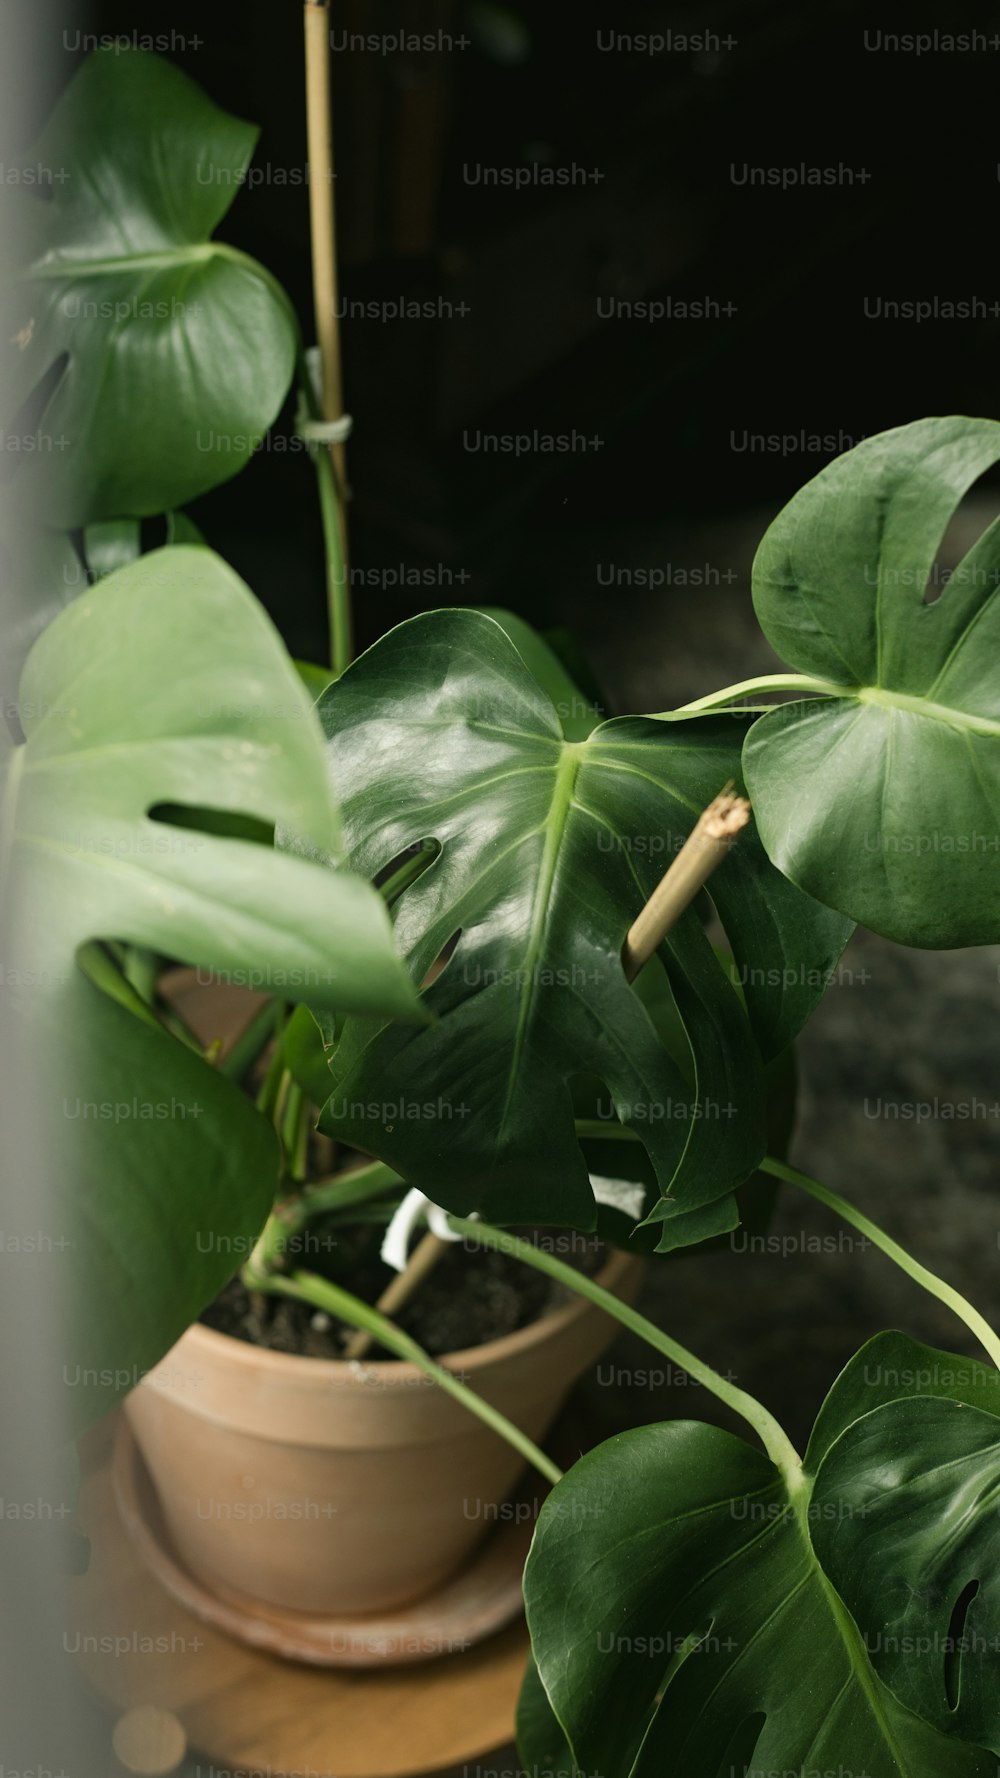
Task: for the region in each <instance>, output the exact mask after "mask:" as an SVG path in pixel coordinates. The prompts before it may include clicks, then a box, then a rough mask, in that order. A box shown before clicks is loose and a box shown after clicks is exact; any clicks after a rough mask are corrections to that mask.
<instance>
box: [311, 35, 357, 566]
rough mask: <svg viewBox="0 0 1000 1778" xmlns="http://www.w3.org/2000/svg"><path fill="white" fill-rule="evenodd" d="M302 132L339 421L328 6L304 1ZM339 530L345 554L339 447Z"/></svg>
mask: <svg viewBox="0 0 1000 1778" xmlns="http://www.w3.org/2000/svg"><path fill="white" fill-rule="evenodd" d="M304 14H305V38H306V129H307V135H308V153H309V225H310V231H311V235H312V269H313V302H314V306H315V310H316V340H317V344H318V346H319V354H320V363H321V365H322V368H323V418H324V420H339V419H341V418H342V416H343V412H344V389H343V372H342V367H341V357H340V323H339V320H338V315H337V308H338V302H337V227H336V206H335V203H334V195H333V181H334V166H333V97H332V88H331V80H330V3H329V0H306V4H305V8H304ZM329 448H330V456H331V459H332V462H333V471H334V476H335V478H336V482H337V498H338V502H339V505H340V530H341V537H342V539H343V541H344V545H345V551H346V540H347V523H346V515H345V511H344V502H345V495H346V489H347V482H346V457H345V451H344V446H343V444H333V445H331V446H330V447H329Z"/></svg>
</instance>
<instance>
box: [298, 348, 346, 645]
mask: <svg viewBox="0 0 1000 1778" xmlns="http://www.w3.org/2000/svg"><path fill="white" fill-rule="evenodd" d="M299 387H300V389H301V390H302V394H303V398H304V400H305V404H306V407H307V408H308V410H309V414H310V417H311V418H312V419H314V420H321V419H322V417H323V416H322V412H321V410H320V407H319V404H318V402H317V400H316V392H315V390H314V389H313V386H312V378H311V377H310V375H309V370H308V367H307V365H306V362H305V357H304V355H303V357H301V358H300V360H299ZM310 455H311V456H312V460H313V467H314V468H315V470H316V483H317V488H318V491H319V510H320V518H321V521H322V525H323V550H324V554H325V557H326V606H327V614H328V617H329V624H330V667H331V671H332V672H333V673H334V675H335V676H336V677H337V678H338V679H339V678H340V675H341V673H343V672H344V669H345V668H346V667H349V666H350V664H351V658H352V654H353V643H352V624H351V589H350V585H349V582H348V573H347V552H346V549H345V544H344V534H343V530H342V528H341V516H340V498H339V495H338V491H337V482H336V478H335V476H334V473H333V462H332V460H331V457H330V452H329V450H328V449H327V447H326V446H325V445H320V446H318V447H317V448H316V449H314V450H312V451H311V453H310Z"/></svg>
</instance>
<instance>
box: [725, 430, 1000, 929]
mask: <svg viewBox="0 0 1000 1778" xmlns="http://www.w3.org/2000/svg"><path fill="white" fill-rule="evenodd" d="M998 460H1000V424H998V423H997V422H996V421H994V420H970V419H961V418H952V419H932V420H919V421H917V422H915V423H914V424H913V425H910V426H902V427H899V428H898V429H897V430H895V431H892V432H885V433H882V434H880V435H879V436H878V437H875V438H871V439H867V440H865V442H864V443H863V444H860V445H858V446H857V447H856V449H854V450H852V451H849V452H847V454H846V455H845V456H843V457H839V458H838V459H837V461H836V462H835V463H832V464H830V466H829V467H828V468H826V469H824V470H822V471H821V473H820V474H819V475H818V476H816V477H815V478H814V480H813V481H811V482H809V483H808V485H807V486H806V487H805V488H803V489H802V490H801V491H800V493H798V494H796V495H795V497H794V499H792V500H791V501H790V502H789V504H788V505H787V506H786V507H785V509H784V511H783V512H782V513H780V514H779V516H778V518H777V519H776V520H775V521H774V523H773V524H772V525H771V527H770V529H769V530H768V532H767V533H766V535H765V537H764V540H763V542H762V543H761V546H760V549H759V551H758V554H757V559H756V562H755V564H754V603H755V606H756V609H757V615H758V617H759V619H760V623H761V627H762V628H763V630H764V632H765V634H766V635H767V637H768V639H769V640H770V642H771V643H772V644H773V646H774V647H775V648H776V649H777V651H778V652H779V654H781V655H783V656H784V658H785V659H786V660H788V661H789V662H791V663H792V665H793V666H795V667H797V668H800V669H802V670H803V671H804V672H806V673H808V674H810V675H818V676H820V677H821V679H822V680H824V681H826V682H828V683H827V686H826V690H827V691H828V693H829V694H830V695H828V696H824V697H823V698H821V699H807V700H806V701H804V702H796V703H792V704H787V705H784V706H782V707H781V708H779V709H776V710H774V711H773V712H771V713H769V714H768V715H766V716H763V717H761V718H760V720H759V721H758V722H757V723H756V725H755V726H754V728H753V729H752V731H751V733H750V735H749V737H748V739H747V743H746V747H745V749H744V769H745V772H746V780H747V784H748V787H749V790H750V794H751V796H752V798H753V803H754V809H755V812H756V816H757V822H758V825H759V828H760V833H761V837H762V839H763V841H764V845H765V846H766V848H767V850H768V852H769V854H770V856H771V858H772V859H773V860H774V862H775V864H777V865H778V867H779V868H780V869H781V870H783V871H785V872H786V873H787V874H788V876H790V877H791V878H792V879H793V880H794V881H795V882H797V883H799V884H801V886H802V887H803V888H805V889H807V890H809V892H810V893H811V894H813V895H815V896H817V897H818V898H819V899H820V900H821V901H824V902H826V903H827V904H828V905H829V906H831V907H836V908H839V909H841V910H842V912H844V913H846V914H849V915H850V916H851V917H852V919H855V920H861V921H864V922H865V923H866V924H867V925H868V926H871V927H873V928H874V929H875V930H876V931H878V932H881V933H884V934H885V935H886V936H888V937H890V938H895V939H898V940H899V941H900V942H902V943H904V944H912V945H925V946H938V945H941V946H945V945H967V944H984V943H989V942H992V941H993V940H995V939H998V938H1000V897H998V895H997V892H996V881H997V854H998V847H1000V840H998V837H997V835H998V828H1000V672H998V671H997V657H998V653H1000V590H998V589H1000V521H997V522H996V523H995V524H993V525H991V526H990V527H989V529H988V530H987V531H986V532H985V534H984V535H983V536H982V538H981V539H980V540H979V542H978V543H976V544H975V545H974V547H973V548H972V549H971V550H970V551H969V552H968V554H967V555H966V556H965V558H964V560H963V561H962V562H961V563H960V565H959V567H958V568H957V569H956V570H955V572H954V574H953V575H952V576H951V578H950V579H949V580H948V582H947V585H946V586H945V587H944V590H943V592H942V593H941V596H940V597H939V598H937V599H934V600H932V601H931V602H929V603H925V589H926V587H927V583H928V577H929V575H930V573H931V569H932V567H933V564H934V560H935V556H936V553H937V550H938V547H939V545H940V542H941V539H942V536H943V534H944V531H945V528H946V525H947V523H948V520H949V518H950V516H951V514H952V512H953V511H954V509H955V507H956V506H957V505H958V502H959V500H960V499H961V497H962V495H963V494H964V493H965V492H966V490H967V489H968V488H969V487H971V485H972V483H973V482H974V481H975V480H976V478H977V477H978V476H980V475H982V474H983V473H984V471H985V470H987V469H988V468H989V467H990V466H991V465H992V464H994V463H996V462H997V461H998Z"/></svg>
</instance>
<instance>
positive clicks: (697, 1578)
mask: <svg viewBox="0 0 1000 1778" xmlns="http://www.w3.org/2000/svg"><path fill="white" fill-rule="evenodd" d="M889 1411H891V1410H889ZM815 1524H816V1519H815V1508H814V1505H813V1503H811V1502H809V1500H808V1497H807V1495H805V1494H802V1495H799V1496H796V1495H795V1494H794V1493H793V1491H792V1489H791V1487H790V1485H789V1484H787V1483H786V1481H785V1479H784V1477H783V1476H782V1475H781V1473H780V1472H779V1471H778V1470H777V1468H776V1467H775V1466H774V1465H773V1464H772V1463H771V1462H770V1460H769V1459H768V1458H767V1457H766V1456H764V1455H763V1453H760V1452H758V1451H755V1450H753V1449H751V1448H750V1447H749V1446H748V1445H746V1444H744V1443H743V1442H742V1441H741V1440H739V1439H736V1438H733V1437H732V1436H731V1435H730V1434H729V1433H726V1432H722V1431H719V1430H717V1429H716V1428H714V1427H710V1426H703V1425H696V1424H694V1423H691V1422H676V1423H673V1424H670V1425H661V1426H650V1427H646V1428H644V1429H642V1430H640V1431H637V1432H629V1433H625V1434H623V1435H621V1436H620V1437H618V1438H615V1439H612V1440H610V1441H609V1442H608V1443H607V1444H604V1445H602V1446H600V1447H599V1449H598V1450H596V1451H594V1452H591V1453H590V1454H589V1455H588V1456H586V1457H584V1458H583V1459H582V1460H581V1461H580V1462H579V1463H578V1464H576V1465H575V1466H574V1468H573V1469H572V1470H571V1471H570V1473H569V1474H568V1476H567V1477H566V1478H565V1479H564V1480H563V1481H562V1482H561V1483H560V1484H559V1486H558V1487H557V1488H556V1489H555V1491H554V1492H553V1494H552V1495H551V1496H550V1498H549V1500H548V1501H547V1502H546V1504H545V1506H544V1507H543V1509H542V1512H541V1515H540V1518H539V1521H538V1527H537V1530H536V1533H535V1538H534V1542H533V1545H532V1549H531V1554H530V1556H529V1559H528V1564H527V1569H526V1572H525V1583H524V1584H525V1599H526V1603H527V1611H528V1622H529V1626H530V1629H531V1636H532V1645H533V1651H534V1657H535V1660H536V1662H537V1666H538V1671H539V1673H540V1675H541V1679H542V1682H543V1684H544V1687H545V1691H546V1694H547V1696H548V1699H549V1702H550V1705H551V1706H552V1709H553V1711H554V1714H555V1717H556V1719H557V1722H558V1724H559V1725H561V1728H562V1730H563V1732H564V1733H565V1735H566V1737H567V1739H568V1742H569V1746H570V1748H571V1751H572V1755H573V1758H574V1759H575V1762H576V1765H577V1767H578V1768H579V1770H580V1771H581V1772H588V1773H594V1772H598V1773H601V1774H602V1778H647V1775H648V1778H729V1774H730V1773H732V1772H739V1773H741V1774H742V1773H744V1772H746V1774H747V1778H770V1775H771V1774H774V1773H776V1772H780V1773H791V1772H794V1773H796V1774H805V1773H809V1774H816V1773H825V1772H828V1771H829V1772H834V1773H838V1774H840V1773H850V1774H856V1775H860V1774H862V1773H863V1774H865V1775H866V1778H929V1775H930V1774H934V1775H935V1778H993V1775H994V1760H993V1758H992V1756H991V1755H989V1754H987V1753H986V1752H985V1751H984V1750H983V1749H981V1748H979V1747H976V1746H973V1745H971V1744H969V1743H966V1742H960V1741H958V1740H957V1739H954V1738H951V1737H948V1736H946V1735H944V1734H942V1733H940V1732H939V1731H938V1730H937V1729H936V1728H934V1727H932V1726H931V1725H930V1724H928V1723H926V1722H924V1721H923V1720H921V1718H920V1717H918V1716H917V1715H915V1714H914V1713H913V1712H911V1711H910V1710H908V1709H907V1708H906V1707H905V1706H904V1705H903V1704H902V1703H901V1702H900V1701H899V1700H898V1699H897V1698H896V1697H895V1696H894V1695H893V1693H892V1692H891V1691H890V1690H888V1688H887V1687H886V1686H885V1685H884V1684H883V1683H882V1681H881V1680H880V1679H879V1678H878V1676H877V1675H876V1673H875V1672H874V1670H873V1668H872V1665H871V1662H870V1660H869V1658H868V1655H867V1652H866V1650H865V1647H864V1643H863V1641H862V1639H861V1637H860V1635H859V1634H858V1631H857V1629H856V1627H855V1625H854V1623H853V1621H852V1619H851V1617H850V1615H849V1613H848V1612H847V1611H846V1610H845V1608H844V1606H843V1604H842V1603H841V1602H840V1600H839V1599H838V1597H837V1594H836V1593H835V1591H834V1589H833V1587H832V1586H831V1584H830V1582H829V1580H828V1579H827V1578H826V1576H825V1574H824V1572H823V1569H822V1568H821V1566H820V1563H819V1561H818V1559H817V1555H816V1551H815V1549H814V1547H813V1534H814V1529H815ZM536 1735H537V1737H538V1738H537V1739H536ZM521 1737H522V1738H521V1744H520V1745H521V1754H522V1759H523V1760H524V1762H525V1764H526V1765H527V1767H528V1769H529V1770H530V1769H531V1767H532V1766H533V1765H537V1764H540V1763H541V1761H542V1755H543V1752H544V1750H545V1748H547V1747H549V1746H550V1744H551V1743H552V1742H553V1740H554V1735H553V1731H552V1726H551V1723H546V1720H545V1715H544V1712H542V1711H540V1710H539V1709H538V1707H537V1699H536V1700H535V1703H534V1705H531V1702H530V1699H529V1707H528V1708H527V1709H526V1711H525V1712H524V1713H523V1716H522V1722H521ZM557 1752H558V1749H557Z"/></svg>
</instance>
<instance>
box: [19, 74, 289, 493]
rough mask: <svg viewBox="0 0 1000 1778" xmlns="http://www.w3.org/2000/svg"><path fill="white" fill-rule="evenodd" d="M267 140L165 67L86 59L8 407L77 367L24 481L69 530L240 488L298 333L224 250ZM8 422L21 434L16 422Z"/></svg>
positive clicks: (24, 236) (39, 237) (37, 204)
mask: <svg viewBox="0 0 1000 1778" xmlns="http://www.w3.org/2000/svg"><path fill="white" fill-rule="evenodd" d="M256 138H257V131H256V129H255V128H254V127H253V126H252V125H251V124H247V123H243V122H241V121H240V120H239V119H238V118H235V117H230V116H228V115H227V114H226V113H225V112H224V111H220V110H219V108H218V107H217V106H216V105H214V104H213V103H212V102H211V101H210V100H209V99H207V98H206V97H205V95H204V94H203V93H202V92H201V91H200V89H199V88H198V87H197V86H195V84H194V82H193V81H191V80H189V79H188V78H187V76H186V75H184V74H182V73H181V72H180V70H179V69H177V68H174V67H173V66H172V65H171V64H170V63H169V62H167V61H164V60H162V59H161V58H160V57H158V56H154V55H149V54H146V53H145V52H143V51H137V50H122V49H120V48H114V49H107V50H100V51H98V52H97V53H96V54H94V55H92V56H91V57H89V58H88V60H87V61H86V62H85V63H84V64H83V66H82V67H81V68H80V70H79V72H78V73H77V74H76V76H75V77H74V79H73V80H72V82H71V83H70V85H69V87H68V88H67V89H66V91H65V93H64V94H63V95H62V97H61V99H60V100H59V103H58V104H57V106H56V108H55V111H54V112H53V114H52V117H51V118H50V120H49V122H48V124H47V126H46V128H45V130H44V131H43V133H42V135H41V136H40V138H39V140H38V142H37V143H36V144H35V146H34V148H33V149H32V150H31V152H30V155H28V156H27V157H26V161H27V163H28V164H30V167H31V168H32V169H33V170H34V172H35V176H36V180H37V182H38V183H39V184H44V187H45V191H46V194H47V196H46V198H45V200H44V201H43V200H42V198H40V197H37V196H28V195H27V194H26V193H25V194H23V195H21V196H19V198H18V211H19V214H18V216H17V218H16V231H17V236H18V238H19V239H21V240H23V241H24V242H25V263H24V266H23V270H22V273H21V276H20V278H19V280H18V282H17V283H16V284H15V285H14V287H13V288H12V289H11V290H10V292H9V293H8V298H7V311H6V316H5V321H6V326H5V335H4V337H5V338H6V339H7V340H8V341H9V342H10V343H9V346H8V376H7V380H6V387H7V390H8V398H9V399H12V400H13V401H14V402H15V403H17V404H18V405H19V406H20V405H23V404H24V403H25V402H27V400H28V398H29V396H30V395H31V393H32V391H33V390H34V389H35V388H36V386H38V385H40V384H41V383H42V382H43V380H44V379H45V378H46V377H47V376H49V375H50V374H52V373H54V372H55V370H56V369H57V368H58V367H59V366H60V365H64V367H63V369H62V374H61V375H60V376H59V377H58V380H57V382H56V385H55V387H54V389H53V390H52V391H51V393H50V394H49V397H48V400H47V401H46V403H45V408H44V412H43V413H42V416H41V419H40V421H39V423H38V434H39V437H40V438H41V439H43V440H45V441H47V442H46V443H45V445H44V448H43V447H41V446H40V447H39V449H38V450H36V451H34V452H33V453H32V455H31V456H30V458H29V457H26V458H25V462H24V465H23V467H22V470H21V473H20V474H19V477H18V481H19V483H24V484H25V486H28V487H30V486H33V485H34V484H37V485H38V491H39V493H40V496H41V501H42V506H41V509H40V510H41V513H42V516H44V518H45V519H46V521H47V522H48V523H49V524H52V525H56V526H62V527H65V528H69V527H72V526H76V525H84V524H88V523H90V522H91V521H93V520H95V519H117V518H121V517H124V516H126V515H131V514H151V513H160V512H164V511H166V510H167V509H168V508H169V507H176V506H180V505H182V504H183V503H184V502H185V501H187V500H191V499H193V498H194V496H195V495H197V494H203V493H204V492H205V491H206V489H208V488H213V487H215V486H216V484H217V483H219V482H223V481H226V480H228V479H229V477H230V476H232V475H235V474H236V472H237V470H239V469H241V468H242V467H243V465H244V464H245V463H247V462H248V461H249V459H250V457H251V455H252V453H253V450H254V448H255V444H256V442H257V440H258V439H259V438H260V437H261V436H262V434H263V433H264V432H265V431H266V429H267V427H268V426H269V425H270V424H271V422H272V421H273V420H274V418H275V416H276V415H277V413H278V411H279V409H280V407H281V404H282V402H283V400H284V397H285V394H286V392H287V390H288V386H289V383H290V381H291V377H292V370H293V366H294V362H295V351H296V341H297V337H298V330H297V325H296V321H295V317H294V314H293V312H292V309H291V307H290V304H289V302H288V298H287V297H286V296H285V294H284V292H283V291H282V289H281V288H280V286H279V285H278V284H277V283H276V281H275V280H274V279H273V278H272V277H271V276H270V274H269V273H268V272H266V271H265V270H264V268H263V267H262V266H260V265H258V264H257V263H256V261H254V260H252V259H250V258H249V257H248V256H247V255H246V254H244V253H240V252H239V251H238V250H237V249H236V248H235V247H231V246H229V245H228V244H227V243H225V242H221V241H215V240H213V239H212V235H213V231H214V230H215V229H216V228H217V227H218V225H219V223H220V222H221V220H222V218H223V217H224V216H225V214H226V212H227V210H228V209H229V207H230V205H231V203H232V201H233V198H234V196H235V194H236V193H237V191H238V190H239V189H240V186H241V185H242V183H243V181H244V179H245V177H246V171H247V166H248V164H249V160H250V156H251V154H252V152H253V148H254V144H255V142H256ZM8 424H9V422H8Z"/></svg>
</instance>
